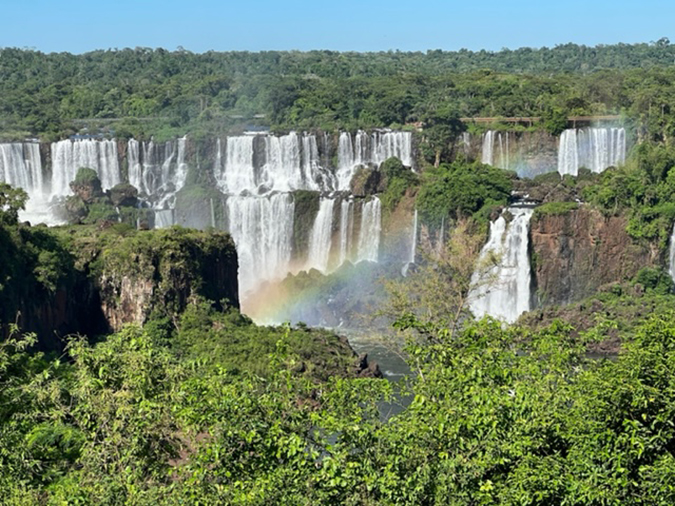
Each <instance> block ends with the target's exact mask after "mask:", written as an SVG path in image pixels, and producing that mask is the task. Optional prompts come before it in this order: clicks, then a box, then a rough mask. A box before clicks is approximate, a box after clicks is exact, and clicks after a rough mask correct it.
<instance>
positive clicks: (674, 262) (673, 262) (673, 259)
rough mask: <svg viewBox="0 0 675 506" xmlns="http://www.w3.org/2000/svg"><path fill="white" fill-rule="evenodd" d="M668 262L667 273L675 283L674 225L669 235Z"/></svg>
mask: <svg viewBox="0 0 675 506" xmlns="http://www.w3.org/2000/svg"><path fill="white" fill-rule="evenodd" d="M669 259H670V262H669V263H668V273H669V274H670V277H671V278H673V281H675V225H673V232H672V234H670V256H669Z"/></svg>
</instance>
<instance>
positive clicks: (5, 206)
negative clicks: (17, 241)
mask: <svg viewBox="0 0 675 506" xmlns="http://www.w3.org/2000/svg"><path fill="white" fill-rule="evenodd" d="M27 200H28V194H27V193H26V192H25V191H24V190H23V189H22V188H12V186H10V185H8V184H7V183H0V224H3V225H16V224H17V223H18V222H19V211H23V210H24V209H26V201H27Z"/></svg>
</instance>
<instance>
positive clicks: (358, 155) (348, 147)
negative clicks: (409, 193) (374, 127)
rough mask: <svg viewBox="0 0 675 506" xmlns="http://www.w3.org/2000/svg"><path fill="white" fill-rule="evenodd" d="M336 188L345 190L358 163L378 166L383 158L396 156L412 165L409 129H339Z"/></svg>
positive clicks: (406, 163)
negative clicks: (377, 130) (379, 130)
mask: <svg viewBox="0 0 675 506" xmlns="http://www.w3.org/2000/svg"><path fill="white" fill-rule="evenodd" d="M337 155H338V166H337V172H336V177H337V187H338V188H337V189H338V190H341V191H349V183H350V181H351V180H352V176H353V175H354V173H355V172H356V169H357V168H358V166H359V165H373V166H376V167H379V165H381V164H382V162H384V161H385V160H387V159H388V158H391V157H394V156H395V157H397V158H398V159H400V160H401V162H403V165H405V166H407V167H412V165H413V157H412V134H411V133H410V132H374V133H372V134H370V135H368V134H367V133H366V132H364V131H362V130H359V131H358V132H357V133H356V134H354V138H353V140H352V135H351V134H349V133H348V132H342V133H341V134H340V137H339V138H338V152H337Z"/></svg>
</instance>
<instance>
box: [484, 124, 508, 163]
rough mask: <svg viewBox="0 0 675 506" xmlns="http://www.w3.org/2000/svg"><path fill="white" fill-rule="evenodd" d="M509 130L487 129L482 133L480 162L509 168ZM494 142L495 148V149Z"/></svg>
mask: <svg viewBox="0 0 675 506" xmlns="http://www.w3.org/2000/svg"><path fill="white" fill-rule="evenodd" d="M509 137H510V136H509V132H504V133H502V132H495V131H494V130H488V131H487V132H485V134H483V147H482V150H481V163H484V164H487V165H492V166H493V167H499V168H500V169H508V168H509V149H510V146H509ZM495 144H496V147H497V150H496V151H495Z"/></svg>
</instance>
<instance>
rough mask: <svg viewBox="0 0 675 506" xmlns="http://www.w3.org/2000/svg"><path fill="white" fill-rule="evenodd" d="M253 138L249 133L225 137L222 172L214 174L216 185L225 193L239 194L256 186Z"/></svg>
mask: <svg viewBox="0 0 675 506" xmlns="http://www.w3.org/2000/svg"><path fill="white" fill-rule="evenodd" d="M253 139H254V137H253V136H251V135H241V136H238V137H228V138H227V151H226V157H225V167H224V168H223V172H222V173H221V174H219V175H216V179H217V181H218V186H219V187H220V188H221V190H223V191H224V192H226V193H229V194H231V195H239V194H240V193H241V192H243V191H245V190H249V191H252V190H255V189H257V187H258V184H257V181H256V179H257V178H256V174H255V169H254V167H253Z"/></svg>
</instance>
